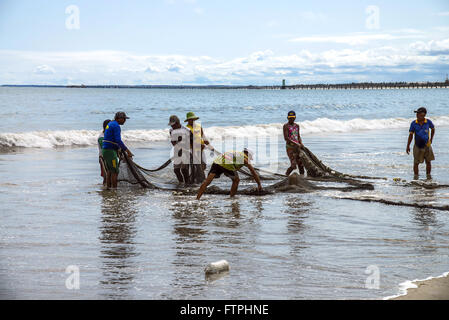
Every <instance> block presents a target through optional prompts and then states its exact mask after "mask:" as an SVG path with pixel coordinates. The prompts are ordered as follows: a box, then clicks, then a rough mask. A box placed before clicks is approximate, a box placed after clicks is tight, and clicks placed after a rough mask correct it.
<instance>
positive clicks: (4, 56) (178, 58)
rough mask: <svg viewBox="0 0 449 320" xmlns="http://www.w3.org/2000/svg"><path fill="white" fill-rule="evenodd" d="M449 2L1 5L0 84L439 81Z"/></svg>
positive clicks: (75, 0)
mask: <svg viewBox="0 0 449 320" xmlns="http://www.w3.org/2000/svg"><path fill="white" fill-rule="evenodd" d="M448 73H449V1H447V0H429V1H418V0H408V1H403V0H395V1H391V0H390V1H376V0H373V1H364V0H357V1H355V0H354V1H349V0H346V1H345V0H341V1H330V0H323V1H298V0H296V1H294V0H288V1H287V0H277V1H265V0H258V1H253V0H245V1H242V0H239V1H237V0H226V1H215V0H146V1H143V0H127V1H124V0H95V1H92V0H90V1H87V0H71V1H65V0H58V1H55V0H0V84H51V85H70V84H85V85H98V84H100V85H103V84H104V85H114V84H117V85H145V84H153V85H181V84H182V85H251V84H252V85H279V84H280V83H281V81H282V79H285V80H286V82H287V84H299V83H303V84H304V83H305V84H307V83H348V82H365V81H368V82H369V81H373V82H383V81H442V80H445V78H446V74H448Z"/></svg>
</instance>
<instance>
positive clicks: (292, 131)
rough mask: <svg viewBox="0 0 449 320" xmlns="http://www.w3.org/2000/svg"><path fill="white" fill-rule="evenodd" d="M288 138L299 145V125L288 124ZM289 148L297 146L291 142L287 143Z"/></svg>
mask: <svg viewBox="0 0 449 320" xmlns="http://www.w3.org/2000/svg"><path fill="white" fill-rule="evenodd" d="M287 137H288V138H289V139H290V140H292V141H294V142H296V143H298V144H299V125H298V124H297V123H294V124H292V125H290V124H288V123H287ZM288 147H296V144H294V143H292V142H291V141H287V148H288Z"/></svg>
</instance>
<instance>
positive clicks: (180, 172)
mask: <svg viewBox="0 0 449 320" xmlns="http://www.w3.org/2000/svg"><path fill="white" fill-rule="evenodd" d="M168 125H169V126H171V128H170V131H169V133H170V140H171V144H172V145H173V147H174V154H173V170H174V172H175V175H176V177H177V178H178V181H179V182H181V183H184V184H188V183H189V163H190V136H191V134H192V133H191V132H190V130H189V129H187V128H186V127H184V126H182V125H181V121H180V120H179V118H178V117H177V116H176V115H172V116H170V119H169V122H168Z"/></svg>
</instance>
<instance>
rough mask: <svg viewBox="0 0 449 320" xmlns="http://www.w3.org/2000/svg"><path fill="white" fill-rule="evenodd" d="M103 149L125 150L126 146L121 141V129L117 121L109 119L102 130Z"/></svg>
mask: <svg viewBox="0 0 449 320" xmlns="http://www.w3.org/2000/svg"><path fill="white" fill-rule="evenodd" d="M103 149H114V150H118V149H122V150H123V151H126V150H127V149H128V148H127V147H126V146H125V144H124V143H123V141H122V138H121V129H120V125H119V124H118V122H117V121H115V120H114V121H111V122H109V123H108V125H107V126H106V130H105V131H104V140H103Z"/></svg>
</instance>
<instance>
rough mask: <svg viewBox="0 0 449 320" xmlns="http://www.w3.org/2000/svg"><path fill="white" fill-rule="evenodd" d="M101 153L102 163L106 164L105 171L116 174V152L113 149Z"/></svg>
mask: <svg viewBox="0 0 449 320" xmlns="http://www.w3.org/2000/svg"><path fill="white" fill-rule="evenodd" d="M102 153H103V158H104V161H105V163H106V171H107V172H111V173H117V174H118V172H119V170H118V156H117V151H116V150H114V149H103V150H102Z"/></svg>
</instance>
